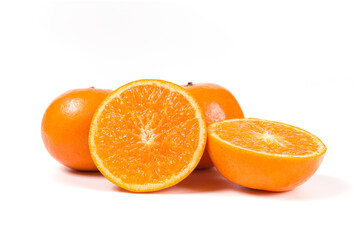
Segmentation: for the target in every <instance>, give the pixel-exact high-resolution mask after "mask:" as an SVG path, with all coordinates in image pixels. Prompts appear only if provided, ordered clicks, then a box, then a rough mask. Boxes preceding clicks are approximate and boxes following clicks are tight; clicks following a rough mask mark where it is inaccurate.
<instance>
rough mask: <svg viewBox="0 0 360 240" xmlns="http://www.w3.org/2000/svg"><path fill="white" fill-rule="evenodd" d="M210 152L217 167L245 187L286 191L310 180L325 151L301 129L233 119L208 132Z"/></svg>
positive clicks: (210, 128) (262, 121) (265, 121)
mask: <svg viewBox="0 0 360 240" xmlns="http://www.w3.org/2000/svg"><path fill="white" fill-rule="evenodd" d="M208 131H209V134H208V149H209V153H210V156H211V159H212V160H213V163H214V165H215V167H216V168H217V169H218V171H219V172H220V173H221V174H222V175H224V176H225V177H226V178H227V179H229V180H230V181H232V182H233V183H236V184H239V185H241V186H244V187H249V188H254V189H261V190H268V191H287V190H290V189H293V188H295V187H297V186H299V185H300V184H302V183H304V182H305V181H306V180H308V179H309V178H310V177H311V176H312V175H313V174H314V173H315V172H316V170H317V169H318V167H319V166H320V164H321V162H322V159H323V158H324V155H325V152H326V147H325V145H324V144H323V143H322V142H321V140H320V139H319V138H317V137H316V136H314V135H313V134H311V133H309V132H307V131H305V130H302V129H300V128H297V127H294V126H291V125H288V124H284V123H279V122H273V121H267V120H260V119H232V120H224V121H220V122H215V123H213V124H210V125H209V128H208Z"/></svg>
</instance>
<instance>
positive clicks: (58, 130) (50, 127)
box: [41, 87, 112, 171]
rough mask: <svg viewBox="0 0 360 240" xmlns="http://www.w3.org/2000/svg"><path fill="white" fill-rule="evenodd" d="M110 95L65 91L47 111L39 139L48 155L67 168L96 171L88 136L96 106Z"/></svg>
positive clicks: (96, 91) (87, 90) (100, 91)
mask: <svg viewBox="0 0 360 240" xmlns="http://www.w3.org/2000/svg"><path fill="white" fill-rule="evenodd" d="M111 92H112V90H107V89H96V88H93V87H91V88H84V89H74V90H70V91H67V92H65V93H63V94H62V95H60V96H59V97H57V98H56V99H55V100H54V101H53V102H52V103H51V104H50V106H49V107H48V108H47V109H46V111H45V113H44V116H43V119H42V123H41V137H42V140H43V142H44V145H45V147H46V149H47V150H48V152H49V153H50V155H51V156H52V157H54V158H55V159H56V160H57V161H59V162H60V163H62V164H63V165H65V166H66V167H69V168H72V169H75V170H80V171H96V170H97V168H96V166H95V164H94V162H93V160H92V158H91V155H90V150H89V145H88V136H89V128H90V123H91V120H92V117H93V115H94V113H95V110H96V109H97V107H98V106H99V104H100V103H101V102H102V101H103V100H104V99H105V98H106V97H107V96H108V95H109V94H110V93H111Z"/></svg>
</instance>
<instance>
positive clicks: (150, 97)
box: [94, 85, 200, 184]
mask: <svg viewBox="0 0 360 240" xmlns="http://www.w3.org/2000/svg"><path fill="white" fill-rule="evenodd" d="M98 119H99V121H98V123H97V131H96V135H95V137H94V139H95V144H96V146H97V154H98V156H99V157H100V158H101V159H103V164H104V167H105V168H107V169H108V170H109V171H110V172H111V173H112V174H114V176H115V177H116V178H119V179H121V181H122V182H124V183H131V184H144V183H150V182H151V183H157V182H162V181H164V180H166V179H168V178H169V177H171V176H172V175H174V174H176V173H179V172H181V171H182V170H183V169H184V168H186V167H187V165H188V164H189V162H190V161H191V160H192V158H193V153H194V151H196V148H197V146H198V143H197V142H198V141H199V128H200V126H199V121H198V119H197V118H196V112H195V110H194V109H193V108H192V107H191V103H190V102H189V101H188V100H187V99H186V98H185V97H184V96H183V95H182V94H180V93H178V92H176V91H171V90H170V89H166V88H163V87H159V86H156V85H139V86H135V87H132V88H129V89H127V90H125V91H123V92H121V93H120V94H119V95H117V96H115V97H114V98H112V99H111V100H110V101H109V102H108V103H107V104H106V105H104V108H103V109H101V116H100V117H99V118H98Z"/></svg>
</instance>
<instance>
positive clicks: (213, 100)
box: [183, 82, 244, 169]
mask: <svg viewBox="0 0 360 240" xmlns="http://www.w3.org/2000/svg"><path fill="white" fill-rule="evenodd" d="M183 87H184V88H185V89H186V90H187V91H188V92H190V93H191V94H192V95H193V96H194V97H195V99H196V100H197V101H198V103H199V104H200V106H201V108H202V110H203V111H204V114H205V121H206V124H207V125H209V124H210V123H213V122H217V121H220V120H225V119H233V118H244V114H243V111H242V109H241V107H240V105H239V103H238V101H237V100H236V98H235V97H234V96H233V95H232V94H231V92H230V91H228V90H227V89H225V88H224V87H222V86H219V85H217V84H212V83H199V84H193V83H192V82H189V83H188V84H187V85H186V86H183ZM212 166H213V163H212V161H211V158H210V156H209V152H208V149H207V147H206V148H205V151H204V154H203V156H202V158H201V160H200V163H199V164H198V166H197V169H199V168H209V167H212Z"/></svg>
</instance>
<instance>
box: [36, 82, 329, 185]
mask: <svg viewBox="0 0 360 240" xmlns="http://www.w3.org/2000/svg"><path fill="white" fill-rule="evenodd" d="M41 134H42V139H43V142H44V145H45V147H46V148H47V150H48V152H49V153H50V154H51V155H52V156H53V157H54V158H55V159H56V160H58V161H59V162H60V163H62V164H63V165H65V166H67V167H69V168H72V169H76V170H80V171H97V170H99V171H100V172H101V173H102V174H103V175H104V176H105V177H106V178H107V179H108V180H109V181H110V182H112V183H114V184H116V185H117V186H119V187H121V188H123V189H126V190H128V191H132V192H152V191H157V190H161V189H164V188H168V187H171V186H173V185H175V184H177V183H179V182H180V181H182V180H183V179H185V178H186V177H187V176H188V175H189V174H191V172H192V171H194V169H195V168H209V167H212V166H213V165H214V166H215V167H216V169H217V170H218V171H219V172H220V173H221V174H222V175H223V176H224V177H225V178H227V179H228V180H229V181H231V182H233V183H235V184H238V185H241V186H244V187H248V188H253V189H260V190H267V191H288V190H291V189H293V188H295V187H297V186H299V185H300V184H302V183H304V182H305V181H306V180H308V179H309V178H310V177H311V176H312V175H313V174H314V173H315V172H316V170H317V169H318V167H319V166H320V164H321V162H322V159H323V158H324V155H325V152H326V147H325V145H324V144H323V143H322V142H321V140H320V139H319V138H317V137H316V136H314V135H313V134H311V133H309V132H307V131H305V130H302V129H300V128H297V127H294V126H291V125H288V124H284V123H279V122H274V121H268V120H260V119H253V118H244V114H243V112H242V109H241V107H240V105H239V103H238V102H237V100H236V99H235V97H234V96H233V95H232V94H231V93H230V92H229V91H228V90H226V89H225V88H223V87H221V86H219V85H216V84H192V83H188V84H187V85H186V86H179V85H176V84H174V83H171V82H167V81H163V80H156V79H144V80H138V81H134V82H130V83H128V84H125V85H123V86H121V87H119V88H118V89H116V90H115V91H111V90H103V89H95V88H88V89H76V90H71V91H68V92H66V93H64V94H62V95H61V96H59V97H58V98H56V99H55V100H54V101H53V102H52V103H51V104H50V106H49V107H48V108H47V110H46V111H45V114H44V116H43V120H42V125H41Z"/></svg>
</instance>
